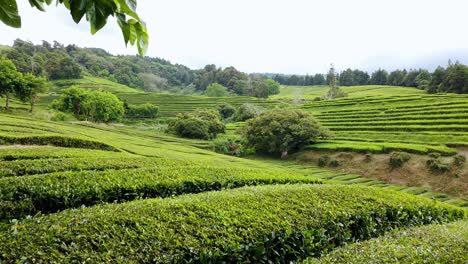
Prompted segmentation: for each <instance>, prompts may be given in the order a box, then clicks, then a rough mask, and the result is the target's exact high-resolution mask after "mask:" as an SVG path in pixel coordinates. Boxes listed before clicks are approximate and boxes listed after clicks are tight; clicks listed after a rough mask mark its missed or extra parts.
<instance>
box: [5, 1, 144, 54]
mask: <svg viewBox="0 0 468 264" xmlns="http://www.w3.org/2000/svg"><path fill="white" fill-rule="evenodd" d="M56 2H57V4H63V5H64V6H65V7H66V8H67V9H68V10H70V15H71V17H72V18H73V21H75V23H77V24H78V23H79V22H80V21H81V19H82V18H83V16H85V17H86V20H87V21H89V23H90V26H91V33H92V34H95V33H96V32H97V31H99V30H100V29H101V28H103V27H104V26H105V25H106V23H107V18H108V17H109V16H115V17H116V18H117V23H118V25H119V26H120V28H121V29H122V33H123V37H124V41H125V44H127V43H129V42H130V43H131V44H132V45H134V44H135V43H136V45H137V47H138V52H139V53H140V55H142V56H143V55H144V54H145V53H146V49H147V47H148V33H147V30H146V26H145V23H144V22H143V21H142V20H141V19H140V18H139V17H138V14H137V13H136V6H137V1H136V0H111V1H104V2H92V3H88V4H86V2H84V3H83V2H82V1H68V0H57V1H56ZM29 3H30V4H31V6H32V7H36V8H37V9H39V10H41V11H45V9H44V5H50V4H51V3H52V0H29ZM0 21H2V22H3V23H5V24H6V25H8V26H11V27H16V28H20V27H21V17H20V16H19V14H18V7H17V4H16V0H2V1H1V2H0Z"/></svg>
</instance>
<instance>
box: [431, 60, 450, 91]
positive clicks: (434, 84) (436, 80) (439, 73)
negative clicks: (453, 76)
mask: <svg viewBox="0 0 468 264" xmlns="http://www.w3.org/2000/svg"><path fill="white" fill-rule="evenodd" d="M445 74H446V72H445V69H444V68H442V67H440V66H439V67H437V68H436V69H435V70H434V72H433V73H432V79H431V82H430V83H429V88H428V90H427V92H428V93H437V92H438V91H439V88H441V85H442V83H443V82H444V80H445Z"/></svg>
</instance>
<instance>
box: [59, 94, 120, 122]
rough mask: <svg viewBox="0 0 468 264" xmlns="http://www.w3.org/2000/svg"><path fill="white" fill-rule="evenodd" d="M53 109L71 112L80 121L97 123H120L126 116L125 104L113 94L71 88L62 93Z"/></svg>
mask: <svg viewBox="0 0 468 264" xmlns="http://www.w3.org/2000/svg"><path fill="white" fill-rule="evenodd" d="M52 107H53V108H54V109H56V110H59V111H63V112H71V113H73V114H74V115H75V117H76V118H77V119H79V120H90V121H95V122H106V123H107V122H113V121H118V120H120V119H121V118H122V116H123V114H124V107H123V102H122V101H120V99H119V98H118V97H117V96H115V95H114V94H112V93H109V92H104V91H89V90H85V89H81V88H78V87H71V88H68V89H65V90H63V91H62V95H61V96H60V98H59V99H57V100H55V101H54V102H53V103H52Z"/></svg>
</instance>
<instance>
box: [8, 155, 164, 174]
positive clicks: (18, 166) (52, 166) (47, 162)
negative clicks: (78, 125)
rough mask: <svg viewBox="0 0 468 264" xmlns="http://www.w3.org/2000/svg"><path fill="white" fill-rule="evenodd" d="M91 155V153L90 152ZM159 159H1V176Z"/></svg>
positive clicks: (112, 166)
mask: <svg viewBox="0 0 468 264" xmlns="http://www.w3.org/2000/svg"><path fill="white" fill-rule="evenodd" d="M88 155H89V154H88ZM156 164H157V160H155V159H149V158H140V157H138V158H134V157H124V158H107V157H106V158H100V157H96V158H58V159H34V160H14V161H0V178H3V177H11V176H23V175H34V174H45V173H52V172H61V171H83V170H95V171H102V170H109V169H114V170H119V169H131V168H142V167H148V166H154V165H156Z"/></svg>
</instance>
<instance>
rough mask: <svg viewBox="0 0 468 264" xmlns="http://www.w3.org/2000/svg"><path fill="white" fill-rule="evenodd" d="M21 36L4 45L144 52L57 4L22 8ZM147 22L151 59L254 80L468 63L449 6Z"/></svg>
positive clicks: (236, 12)
mask: <svg viewBox="0 0 468 264" xmlns="http://www.w3.org/2000/svg"><path fill="white" fill-rule="evenodd" d="M18 4H19V11H20V15H21V16H22V19H23V28H22V29H13V28H10V27H7V26H6V25H4V24H0V31H1V32H2V34H1V36H0V44H3V45H12V44H13V40H14V39H17V38H21V39H23V40H30V41H32V42H34V43H36V44H38V43H40V41H41V40H47V41H49V42H52V41H53V40H57V41H58V42H60V43H64V44H65V45H67V44H76V45H78V46H80V47H95V48H102V49H104V50H106V51H108V52H109V53H111V54H114V55H119V54H127V55H128V54H130V55H133V54H136V49H135V48H134V47H131V46H129V47H128V48H126V47H125V45H124V43H123V39H122V35H121V32H120V29H119V28H118V26H117V25H116V23H115V21H114V20H113V19H110V20H109V22H108V24H107V26H106V27H105V28H104V29H103V30H101V31H100V32H98V33H97V34H96V35H95V36H92V35H91V34H90V33H89V24H88V23H87V22H86V21H82V23H80V24H79V25H76V24H74V22H73V21H72V20H71V17H70V15H69V14H68V11H67V10H66V9H65V8H64V7H62V6H59V7H55V5H52V6H50V7H48V8H47V12H46V13H43V12H40V11H38V10H35V9H32V8H31V7H30V6H29V4H28V3H27V2H26V1H22V2H19V3H18ZM138 4H139V6H138V12H139V14H140V16H141V17H142V18H143V20H144V21H145V22H146V23H147V26H148V30H149V33H150V45H149V49H148V53H147V56H151V57H159V58H163V59H167V60H169V61H171V62H172V63H179V64H183V65H186V66H188V67H190V68H192V69H197V68H202V67H203V66H205V65H206V64H216V65H217V66H222V67H227V66H234V67H236V68H237V69H239V70H241V71H245V72H262V73H263V72H268V73H285V74H304V75H305V74H307V73H309V74H314V73H324V72H326V71H327V69H328V67H329V65H330V63H334V65H335V66H336V68H337V69H338V70H339V71H341V70H344V69H346V68H353V69H361V70H366V71H373V70H376V69H378V68H383V69H386V70H389V71H390V70H394V69H403V68H406V69H409V68H425V69H429V70H433V69H434V68H435V67H437V66H438V65H441V66H445V65H446V64H447V61H448V60H449V59H452V61H454V62H455V61H456V60H458V61H460V62H461V63H464V64H468V49H467V48H465V47H468V35H467V34H461V33H460V32H464V30H465V29H464V27H465V25H466V24H467V22H468V17H467V16H464V10H467V7H468V3H465V2H464V1H460V0H448V1H444V2H443V3H442V2H440V1H434V0H431V1H421V0H415V1H411V2H408V1H403V0H397V1H378V3H377V1H371V0H359V1H353V2H351V1H343V0H332V1H305V0H293V1H288V2H287V3H286V2H284V1H266V0H260V1H255V2H249V1H247V0H240V1H236V2H235V3H232V2H225V1H219V0H218V1H215V0H202V1H196V2H194V1H188V0H175V1H171V2H164V1H161V0H157V1H149V0H140V1H138Z"/></svg>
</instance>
